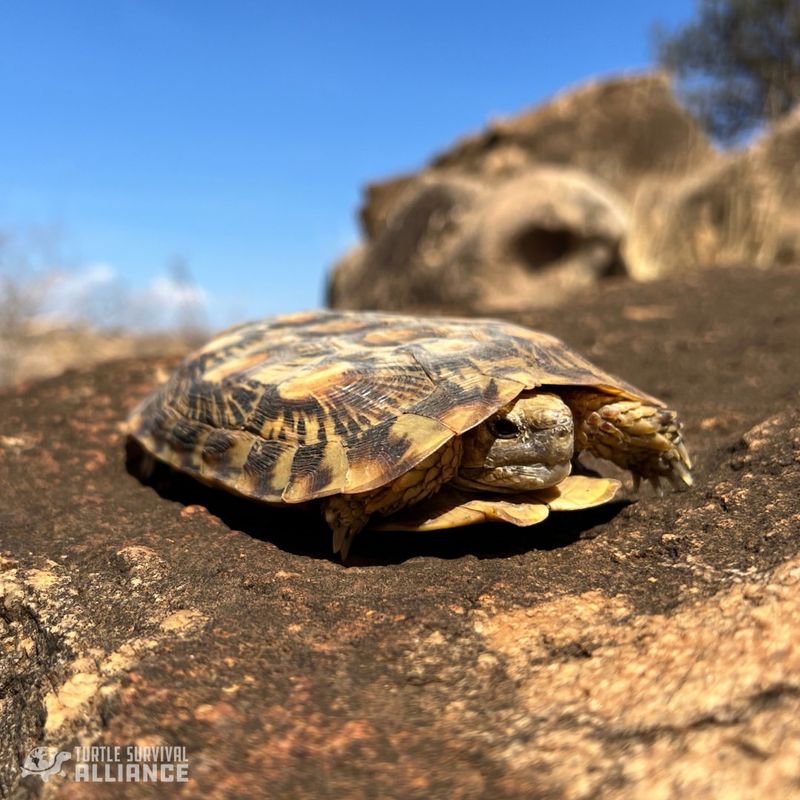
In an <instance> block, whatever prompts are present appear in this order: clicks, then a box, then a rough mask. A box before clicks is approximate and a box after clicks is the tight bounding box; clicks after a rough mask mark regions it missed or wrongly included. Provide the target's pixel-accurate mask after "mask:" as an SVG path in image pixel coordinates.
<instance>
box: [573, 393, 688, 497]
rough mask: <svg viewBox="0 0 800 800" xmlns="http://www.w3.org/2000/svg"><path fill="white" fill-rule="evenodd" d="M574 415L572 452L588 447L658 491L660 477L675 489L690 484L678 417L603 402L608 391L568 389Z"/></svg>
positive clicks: (628, 404) (648, 407)
mask: <svg viewBox="0 0 800 800" xmlns="http://www.w3.org/2000/svg"><path fill="white" fill-rule="evenodd" d="M564 399H565V400H566V402H567V404H568V405H569V406H570V408H571V409H572V412H573V414H574V416H575V450H576V452H579V451H581V450H588V451H589V452H590V453H593V454H594V455H596V456H598V457H599V458H605V459H608V460H609V461H611V462H613V463H614V464H616V465H617V466H619V467H622V468H623V469H628V470H630V471H631V472H632V473H633V480H634V488H636V489H638V488H639V481H640V480H641V479H642V478H645V479H646V480H648V481H649V482H650V483H651V484H652V485H653V487H654V488H655V489H656V491H660V479H661V478H666V479H667V480H668V481H669V482H670V483H671V484H672V485H673V486H674V487H675V488H679V487H680V486H681V483H683V484H685V485H686V486H691V485H692V475H691V472H690V470H691V468H692V461H691V459H690V458H689V454H688V452H687V451H686V447H685V446H684V444H683V438H682V436H681V427H682V426H681V423H680V421H679V420H678V415H677V414H676V413H675V412H674V411H672V410H671V409H668V408H659V407H657V406H653V405H650V404H649V403H645V402H641V401H634V400H618V401H616V402H609V400H610V399H611V398H610V397H609V396H608V395H600V394H598V395H592V394H590V393H587V392H575V393H574V394H573V393H569V397H566V396H565V398H564Z"/></svg>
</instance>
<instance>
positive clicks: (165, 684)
mask: <svg viewBox="0 0 800 800" xmlns="http://www.w3.org/2000/svg"><path fill="white" fill-rule="evenodd" d="M798 296H800V271H798V270H796V269H795V270H793V269H788V268H783V269H774V270H771V271H769V272H759V271H754V270H725V271H724V272H722V271H715V270H710V271H707V272H704V273H702V274H694V275H691V276H689V277H686V278H682V279H681V280H680V281H673V282H670V281H666V282H654V283H649V284H642V285H636V286H630V285H628V284H625V283H622V282H620V283H616V282H614V281H611V282H609V283H608V285H606V286H604V287H603V288H602V289H601V290H599V291H598V292H597V293H595V294H594V295H593V296H592V297H591V298H587V299H585V300H581V301H578V302H575V303H572V304H571V305H570V306H569V307H568V308H566V309H560V310H545V311H541V312H536V313H535V314H527V315H518V316H517V317H516V319H517V320H519V321H523V322H526V323H528V324H531V325H533V326H536V327H541V328H544V329H546V330H549V331H551V332H552V333H555V334H557V335H560V336H561V337H563V338H564V339H566V340H567V342H568V343H569V344H570V345H572V346H574V347H575V348H577V349H578V350H580V351H582V352H584V353H585V354H586V355H587V356H589V357H590V358H592V359H593V360H594V361H596V362H597V363H598V364H599V365H601V366H603V367H605V368H607V369H611V370H612V371H615V372H617V373H619V374H621V375H622V376H624V377H625V378H626V379H628V380H630V381H632V382H634V383H635V384H637V385H640V386H642V388H644V389H646V390H648V391H651V392H653V393H654V394H657V395H660V396H662V397H663V398H664V399H665V400H667V401H668V402H669V403H670V404H672V405H674V406H675V407H676V408H678V409H680V410H681V411H682V413H683V415H684V417H685V419H686V423H687V425H686V438H687V441H688V443H689V444H690V446H691V449H692V452H693V455H694V456H695V459H696V486H695V488H694V489H693V490H691V491H689V492H686V493H682V494H677V495H676V494H669V495H666V496H664V497H661V498H659V497H655V496H653V495H652V494H651V493H649V492H643V493H642V495H641V496H640V498H639V499H638V501H637V502H633V503H628V504H626V503H618V504H615V505H613V506H607V507H604V508H602V509H594V510H589V511H584V512H576V513H574V514H572V515H569V514H561V515H558V516H556V515H554V516H553V518H551V520H549V521H548V522H546V523H544V524H542V525H539V526H537V527H534V528H531V529H529V530H527V531H524V530H523V531H521V530H518V529H513V530H510V529H508V528H505V527H502V526H491V527H489V526H487V527H479V528H474V529H467V530H456V531H444V532H441V533H437V534H424V535H423V534H414V535H409V534H394V533H377V532H375V533H367V534H363V535H362V536H361V537H360V539H359V540H358V541H357V543H356V546H355V548H354V550H353V553H352V555H351V559H350V561H349V563H348V564H347V565H346V566H343V565H342V564H340V563H338V561H337V560H335V559H333V558H332V557H331V556H330V554H329V549H330V537H329V534H328V533H327V531H326V530H325V529H324V527H323V526H322V525H321V524H320V522H319V521H318V520H317V518H316V517H315V516H314V515H313V514H302V513H291V512H284V511H276V510H271V509H265V508H261V507H258V506H256V505H252V504H248V503H244V502H239V501H236V500H234V499H232V498H228V497H227V496H225V495H222V494H218V493H214V492H211V491H209V490H208V489H205V488H203V487H199V486H195V485H194V484H192V483H191V482H190V481H188V480H186V479H174V478H171V477H170V476H169V475H168V474H160V473H156V475H155V476H154V478H153V480H152V482H151V484H150V485H143V484H142V483H140V482H139V481H138V480H137V479H136V478H135V477H133V476H132V475H130V474H129V473H128V471H127V470H126V456H125V447H124V436H123V433H122V430H121V423H122V421H123V420H124V418H125V415H126V413H127V411H128V410H129V409H130V408H131V407H132V406H133V405H134V404H135V403H136V401H137V400H138V399H139V398H141V397H142V396H143V395H144V394H145V393H146V392H147V391H149V390H150V389H151V388H152V387H153V386H154V385H155V384H156V383H157V382H158V381H160V380H162V379H163V378H164V377H165V376H166V375H167V371H168V369H169V368H170V367H171V366H172V365H173V364H174V361H173V360H169V359H163V360H158V359H155V360H154V359H148V360H135V361H124V362H116V363H113V364H106V365H101V366H99V367H94V368H92V369H88V370H84V371H77V372H70V373H67V374H65V375H63V376H61V377H59V378H54V379H51V380H47V381H44V382H41V383H38V384H34V385H30V386H28V387H27V388H23V389H16V390H15V389H6V390H4V393H3V394H2V395H0V487H2V488H1V491H2V500H3V502H2V506H0V551H2V563H1V565H0V567H1V568H2V573H1V576H2V577H1V580H2V602H0V644H1V645H2V646H1V647H0V793H2V795H3V796H8V797H12V798H15V800H21V799H22V798H138V797H148V798H149V797H175V796H181V797H187V798H188V797H191V798H194V797H204V798H251V797H252V798H259V797H270V798H284V797H285V798H314V799H315V800H318V799H319V798H353V799H355V800H358V799H360V798H365V799H366V798H403V800H414V799H416V798H420V800H423V799H424V800H431V799H432V798H448V799H449V798H463V799H465V800H466V799H471V798H570V799H572V798H574V799H576V800H577V799H578V798H597V797H614V798H639V797H641V798H648V799H650V798H673V797H679V796H683V797H693V798H721V797H722V798H752V797H764V796H774V797H782V798H783V797H791V796H798V794H800V790H798V786H800V782H799V781H800V632H799V631H800V499H799V498H800V411H799V410H798V396H799V395H798V393H799V392H800V346H798V342H800V315H799V314H798V313H797V297H798ZM90 743H95V744H108V745H114V744H149V745H154V744H156V745H157V744H165V745H182V746H185V747H186V748H187V751H188V757H189V762H190V769H189V775H190V780H189V782H188V783H186V784H133V783H130V784H122V783H120V784H99V783H96V784H76V783H73V782H71V781H70V780H69V779H67V778H63V777H53V778H52V779H50V780H49V781H48V782H47V783H46V784H45V783H43V782H42V781H40V780H39V778H37V777H35V776H29V777H25V778H22V777H21V776H20V764H21V762H22V759H23V758H24V757H25V755H26V754H27V753H28V752H29V751H30V749H31V748H33V747H34V746H36V745H40V744H46V745H52V746H55V747H58V748H61V749H67V748H69V747H72V746H74V745H77V744H90Z"/></svg>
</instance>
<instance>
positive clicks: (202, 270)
mask: <svg viewBox="0 0 800 800" xmlns="http://www.w3.org/2000/svg"><path fill="white" fill-rule="evenodd" d="M490 7H491V6H490V4H489V3H487V2H485V0H484V2H470V1H464V0H462V1H461V2H439V3H436V2H419V0H406V2H403V3H388V2H380V1H379V0H378V1H377V2H375V1H374V0H373V2H339V3H323V2H319V1H316V2H310V3H289V2H284V3H276V2H267V1H266V0H265V1H264V2H246V1H244V0H230V1H229V2H219V0H195V2H188V0H183V1H181V2H179V1H178V0H69V1H67V0H50V1H49V2H41V1H40V0H11V2H4V3H3V4H2V6H1V8H2V23H0V104H1V106H0V107H2V120H3V121H2V127H0V230H12V231H13V230H17V229H23V228H26V227H28V226H31V225H39V226H45V227H50V226H52V227H54V228H58V229H59V230H60V232H61V239H62V240H61V245H60V249H61V250H62V252H63V253H64V257H65V258H66V260H67V262H68V263H69V264H70V265H72V267H73V268H74V269H75V270H76V271H80V270H82V269H85V268H87V267H88V266H90V265H97V264H103V265H106V267H105V268H104V269H106V271H108V268H109V267H110V268H111V270H112V271H115V272H117V273H118V274H119V275H121V276H122V278H123V279H124V281H125V283H126V284H127V285H128V286H129V287H131V289H142V288H144V287H146V286H148V285H150V284H152V282H153V281H155V280H157V279H158V277H159V276H160V275H163V274H164V271H165V267H166V264H167V263H168V262H169V261H170V260H171V259H173V258H175V257H176V256H180V257H183V258H185V259H186V260H187V261H188V264H189V265H190V269H191V272H192V274H193V276H194V279H195V280H196V281H197V283H198V284H199V285H200V286H202V287H203V288H204V289H205V290H206V292H207V294H208V296H209V298H210V302H211V307H212V312H211V320H212V323H213V324H226V323H228V322H230V321H231V318H232V317H254V316H262V315H265V314H270V313H277V312H282V311H290V310H296V309H299V308H304V307H310V306H315V305H318V304H319V303H320V302H321V297H322V286H323V281H324V274H325V271H326V270H327V268H328V266H329V265H330V264H331V262H332V261H334V260H335V259H336V258H337V257H338V256H339V255H340V254H341V253H342V251H343V250H344V249H345V248H346V246H347V245H348V244H349V243H351V242H353V241H354V240H355V237H356V225H355V222H354V214H355V211H356V207H357V204H358V200H359V190H360V187H361V186H362V185H363V184H364V183H365V182H366V181H368V180H373V179H377V178H380V177H383V176H388V175H391V174H392V173H396V172H400V171H404V170H410V169H414V168H416V167H418V166H420V165H421V164H423V163H424V162H425V161H426V160H427V159H428V158H429V157H430V156H431V155H432V154H433V153H434V152H437V151H440V150H442V149H443V148H445V147H446V146H447V145H448V144H450V143H451V142H452V141H453V140H454V139H456V138H457V137H459V136H461V135H463V134H465V133H468V132H471V131H474V130H477V129H479V128H480V127H482V126H483V125H484V123H485V122H486V121H487V120H488V119H489V118H491V117H493V116H497V115H507V114H511V113H513V112H515V111H518V110H520V109H523V108H525V107H527V106H529V105H532V104H534V103H536V102H538V101H541V100H543V99H545V98H547V97H548V96H550V95H552V94H553V93H555V92H557V91H559V90H560V89H562V88H564V87H566V86H568V85H570V84H574V83H576V82H580V81H582V80H584V79H586V78H588V77H590V76H595V75H604V74H612V73H616V72H619V71H621V70H625V69H641V68H645V67H647V66H649V65H650V64H651V59H652V53H651V50H650V37H649V32H650V28H651V25H652V24H653V23H654V22H655V21H657V20H659V21H662V22H665V23H667V24H668V25H674V24H675V23H679V22H683V21H686V20H687V19H689V18H690V17H691V16H692V14H693V11H694V2H693V0H675V1H674V2H670V3H663V2H653V0H642V1H641V2H635V0H624V1H620V2H613V1H610V2H597V0H581V1H580V2H533V1H531V0H529V2H499V3H496V4H494V7H493V8H494V10H490Z"/></svg>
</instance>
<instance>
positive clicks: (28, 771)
mask: <svg viewBox="0 0 800 800" xmlns="http://www.w3.org/2000/svg"><path fill="white" fill-rule="evenodd" d="M70 758H72V756H70V754H69V753H68V752H66V751H65V750H57V749H56V748H55V747H34V748H33V750H31V751H30V753H28V757H27V758H26V759H25V761H24V762H23V764H22V777H23V778H25V777H27V776H28V775H38V776H39V777H40V778H41V779H42V780H43V781H44V782H45V783H47V781H49V780H50V778H51V777H52V776H53V775H56V774H59V775H61V774H63V773H62V772H61V765H62V764H63V763H64V762H65V761H67V760H68V759H70Z"/></svg>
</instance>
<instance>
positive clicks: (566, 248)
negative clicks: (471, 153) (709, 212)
mask: <svg viewBox="0 0 800 800" xmlns="http://www.w3.org/2000/svg"><path fill="white" fill-rule="evenodd" d="M627 227H628V215H627V211H626V208H625V204H624V202H623V201H622V200H621V199H620V198H619V197H617V196H616V195H615V194H614V193H613V192H611V191H610V190H609V189H608V188H607V187H604V186H602V185H600V184H598V183H597V181H595V180H594V179H592V178H591V177H590V176H589V175H587V174H585V173H582V172H579V171H578V170H567V169H553V168H549V167H538V168H531V169H528V170H526V171H524V172H521V173H519V174H518V175H516V176H514V177H513V178H509V179H507V180H505V181H503V182H501V183H498V184H495V185H489V186H485V185H483V184H481V183H480V182H478V181H476V180H474V179H469V178H464V177H457V176H448V175H441V176H436V175H430V176H426V177H425V178H423V179H421V180H419V181H417V182H415V183H414V184H413V185H412V186H410V187H409V188H408V190H407V191H406V192H405V194H404V195H403V200H402V202H401V203H400V204H398V207H397V208H396V209H395V212H394V215H393V217H392V220H391V222H390V223H389V224H388V225H386V226H385V227H384V228H382V229H381V230H380V232H379V233H378V234H377V235H376V236H375V238H374V239H373V240H372V242H371V243H370V244H369V245H367V246H360V247H358V248H356V249H355V250H353V251H351V252H350V253H349V254H348V255H347V256H346V257H345V258H344V259H343V260H342V261H341V262H340V264H339V265H338V266H337V268H336V270H335V272H334V273H333V275H332V276H331V279H330V284H329V289H328V302H329V304H330V305H331V306H333V307H334V308H357V309H375V308H379V309H383V310H397V311H409V310H416V311H447V312H450V313H455V314H458V313H461V312H464V311H465V310H469V311H470V312H472V313H477V314H494V313H498V312H503V311H514V310H520V311H521V310H525V309H528V308H535V307H542V306H552V305H556V304H557V303H559V302H560V301H562V300H563V298H564V296H565V295H566V294H567V293H569V292H573V291H575V290H577V289H581V288H587V287H591V286H594V285H595V284H596V283H597V282H598V281H599V280H600V279H602V278H604V277H607V276H609V275H621V274H625V273H626V268H625V265H624V264H623V262H622V260H621V255H620V246H621V242H622V238H623V236H624V234H625V232H626V230H627Z"/></svg>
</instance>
